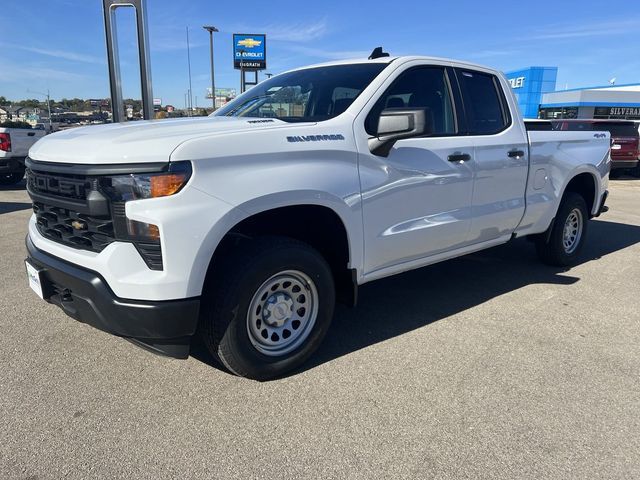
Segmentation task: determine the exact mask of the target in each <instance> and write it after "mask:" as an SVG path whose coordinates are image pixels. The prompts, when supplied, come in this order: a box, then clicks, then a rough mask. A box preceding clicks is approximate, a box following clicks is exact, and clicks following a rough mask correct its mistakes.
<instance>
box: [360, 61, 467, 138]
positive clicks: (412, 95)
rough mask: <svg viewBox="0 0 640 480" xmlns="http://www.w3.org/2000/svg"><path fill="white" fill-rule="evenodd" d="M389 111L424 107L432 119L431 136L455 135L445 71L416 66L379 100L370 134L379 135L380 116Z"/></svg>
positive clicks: (367, 125)
mask: <svg viewBox="0 0 640 480" xmlns="http://www.w3.org/2000/svg"><path fill="white" fill-rule="evenodd" d="M387 108H424V109H426V111H427V115H429V116H430V117H431V125H432V126H433V132H432V135H431V136H441V135H453V134H455V133H456V131H457V129H456V120H455V115H454V111H453V102H452V101H451V91H450V88H449V82H448V81H447V76H446V73H445V69H444V68H440V67H416V68H412V69H409V70H407V71H406V72H403V73H402V74H400V76H399V77H398V78H397V79H396V80H395V81H394V82H393V84H392V85H391V86H390V87H389V88H388V89H387V91H386V92H384V94H383V95H382V96H381V97H380V99H378V101H377V102H376V104H375V105H374V107H373V109H372V110H371V112H370V113H369V115H368V116H367V119H366V121H365V129H366V131H367V133H368V134H369V135H373V136H375V135H376V130H377V128H378V118H379V117H380V113H381V112H382V111H383V110H385V109H387Z"/></svg>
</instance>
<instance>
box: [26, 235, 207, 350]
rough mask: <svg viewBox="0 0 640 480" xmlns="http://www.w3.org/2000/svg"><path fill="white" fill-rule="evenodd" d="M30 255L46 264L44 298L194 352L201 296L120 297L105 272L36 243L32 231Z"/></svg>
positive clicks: (145, 341)
mask: <svg viewBox="0 0 640 480" xmlns="http://www.w3.org/2000/svg"><path fill="white" fill-rule="evenodd" d="M26 243H27V252H28V258H27V261H29V262H30V263H31V264H32V265H33V266H34V267H36V268H37V269H38V270H40V271H41V272H42V273H41V281H42V287H43V294H44V298H45V300H46V301H47V302H49V303H52V304H55V305H58V306H59V307H60V308H62V309H63V310H64V312H65V313H66V314H67V315H69V316H70V317H72V318H75V319H76V320H79V321H81V322H83V323H87V324H89V325H91V326H93V327H95V328H98V329H100V330H103V331H105V332H108V333H111V334H113V335H117V336H120V337H125V338H127V339H129V340H132V341H134V342H135V343H137V344H139V345H140V346H142V347H145V348H148V349H150V350H153V351H155V352H157V353H162V354H165V355H168V356H172V357H176V358H186V357H187V356H188V355H189V346H190V341H191V337H192V336H193V334H194V333H195V331H196V327H197V324H198V315H199V309H200V298H199V297H195V298H187V299H182V300H168V301H141V300H127V299H122V298H119V297H117V296H116V295H115V294H114V293H113V291H112V290H111V289H110V288H109V285H108V284H107V283H106V281H105V280H104V278H103V277H102V276H101V275H99V274H98V273H96V272H94V271H91V270H88V269H86V268H82V267H79V266H77V265H73V264H71V263H67V262H65V261H64V260H61V259H59V258H57V257H54V256H53V255H50V254H48V253H45V252H43V251H42V250H39V249H37V248H36V247H35V245H34V244H33V242H32V241H31V238H30V237H27V240H26Z"/></svg>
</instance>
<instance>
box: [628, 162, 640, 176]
mask: <svg viewBox="0 0 640 480" xmlns="http://www.w3.org/2000/svg"><path fill="white" fill-rule="evenodd" d="M629 173H631V175H632V176H633V177H635V178H640V165H638V166H637V167H634V168H632V169H631V171H630V172H629Z"/></svg>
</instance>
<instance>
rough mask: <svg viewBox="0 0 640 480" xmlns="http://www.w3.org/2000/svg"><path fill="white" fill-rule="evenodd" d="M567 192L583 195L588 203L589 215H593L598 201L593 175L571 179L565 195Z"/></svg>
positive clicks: (588, 174) (582, 174) (581, 175)
mask: <svg viewBox="0 0 640 480" xmlns="http://www.w3.org/2000/svg"><path fill="white" fill-rule="evenodd" d="M566 192H575V193H577V194H579V195H582V198H584V201H585V202H586V203H587V208H588V210H589V215H591V213H592V212H593V205H594V203H595V200H596V182H595V180H594V179H593V175H591V174H590V173H581V174H579V175H576V176H575V177H573V178H572V179H571V181H570V182H569V184H568V185H567V188H565V193H566Z"/></svg>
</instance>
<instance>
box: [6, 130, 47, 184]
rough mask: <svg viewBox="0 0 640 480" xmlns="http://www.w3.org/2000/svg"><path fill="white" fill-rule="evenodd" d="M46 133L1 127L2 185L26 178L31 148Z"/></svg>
mask: <svg viewBox="0 0 640 480" xmlns="http://www.w3.org/2000/svg"><path fill="white" fill-rule="evenodd" d="M44 135H45V132H44V131H42V130H33V129H30V128H7V127H0V185H14V184H16V183H18V182H19V181H20V180H22V179H23V178H24V171H25V167H24V160H25V157H26V156H27V153H28V152H29V148H31V146H32V145H33V144H34V143H36V142H37V141H38V140H40V139H41V138H42V137H44Z"/></svg>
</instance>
